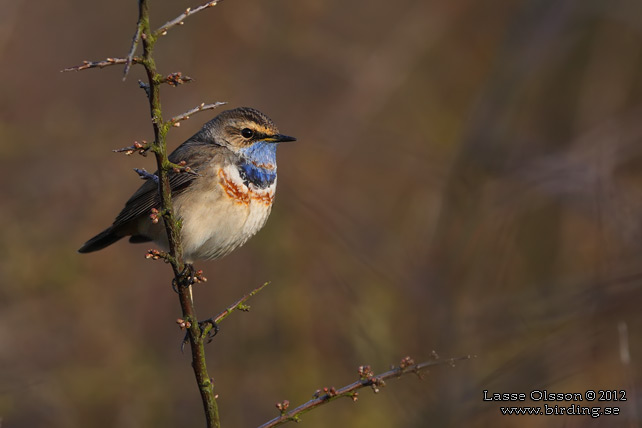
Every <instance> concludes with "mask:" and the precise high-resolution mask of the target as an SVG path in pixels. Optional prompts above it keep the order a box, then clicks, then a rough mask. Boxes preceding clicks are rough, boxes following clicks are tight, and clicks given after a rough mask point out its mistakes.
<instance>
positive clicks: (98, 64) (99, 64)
mask: <svg viewBox="0 0 642 428" xmlns="http://www.w3.org/2000/svg"><path fill="white" fill-rule="evenodd" d="M127 60H128V58H107V59H105V60H102V61H83V62H82V64H81V65H75V66H73V67H67V68H65V69H64V70H61V71H62V72H63V73H64V72H68V71H81V70H87V69H90V68H105V67H108V66H110V65H116V64H126V63H127ZM130 62H131V63H132V64H139V63H140V62H141V59H140V58H138V57H132V58H131V61H130Z"/></svg>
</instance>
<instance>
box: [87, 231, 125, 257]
mask: <svg viewBox="0 0 642 428" xmlns="http://www.w3.org/2000/svg"><path fill="white" fill-rule="evenodd" d="M120 238H122V236H121V235H119V234H117V233H116V231H115V230H114V228H113V227H109V228H107V229H105V230H103V231H102V232H100V233H99V234H98V235H96V236H94V237H93V238H91V239H90V240H89V241H87V242H85V244H84V245H83V246H82V247H80V249H79V250H78V252H79V253H91V252H93V251H98V250H102V249H103V248H105V247H107V246H109V245H111V244H113V243H114V242H116V241H118V240H119V239H120Z"/></svg>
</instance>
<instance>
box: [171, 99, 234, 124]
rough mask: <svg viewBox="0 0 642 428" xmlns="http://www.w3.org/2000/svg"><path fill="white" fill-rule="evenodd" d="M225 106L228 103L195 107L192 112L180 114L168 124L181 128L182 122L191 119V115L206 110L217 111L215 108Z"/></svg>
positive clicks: (202, 104) (219, 102)
mask: <svg viewBox="0 0 642 428" xmlns="http://www.w3.org/2000/svg"><path fill="white" fill-rule="evenodd" d="M225 104H227V103H226V102H221V101H217V102H215V103H214V104H205V103H201V104H200V105H198V106H196V107H194V108H193V109H191V110H188V111H186V112H185V113H182V114H179V115H178V116H174V117H173V118H171V119H170V120H169V121H168V122H167V123H169V124H171V125H172V126H181V125H180V122H181V121H182V120H187V119H189V118H190V116H191V115H193V114H195V113H198V112H201V111H204V110H211V109H215V108H217V107H220V106H222V105H225Z"/></svg>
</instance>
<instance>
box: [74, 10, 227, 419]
mask: <svg viewBox="0 0 642 428" xmlns="http://www.w3.org/2000/svg"><path fill="white" fill-rule="evenodd" d="M218 1H219V0H215V1H209V2H207V3H204V4H202V5H201V6H199V7H197V8H195V9H193V10H192V9H189V8H188V9H186V10H185V11H184V12H183V13H182V14H180V15H179V16H178V17H176V18H175V19H173V20H171V21H168V22H166V23H165V24H164V25H163V26H161V27H159V28H158V29H157V30H152V29H151V25H150V21H149V7H148V0H139V1H138V23H137V25H136V32H135V34H134V38H133V40H132V45H131V49H130V51H129V53H128V55H127V57H126V58H107V59H106V60H103V61H95V62H92V61H84V63H83V64H82V65H79V66H76V67H70V68H67V69H65V70H63V71H80V70H87V69H90V68H103V67H107V66H111V65H116V64H124V65H125V70H124V74H125V76H127V73H128V72H129V68H130V66H131V65H132V64H140V65H142V66H143V67H144V68H145V73H146V74H147V83H144V82H139V83H140V86H141V88H143V89H144V90H145V93H146V94H147V98H148V100H149V108H150V113H151V119H152V126H153V128H154V141H153V142H151V143H146V142H143V143H138V142H136V143H134V145H132V146H131V147H126V148H123V149H119V150H115V151H117V152H125V153H127V154H131V153H133V152H138V153H140V154H145V152H147V151H148V150H150V151H152V152H153V153H154V155H155V157H156V163H157V166H158V173H157V174H158V175H157V176H154V175H153V174H149V173H147V172H146V171H144V170H140V171H138V172H139V174H140V175H141V176H143V177H144V178H149V179H151V178H153V179H154V180H155V181H157V182H158V190H159V193H160V200H161V205H160V208H159V209H158V210H157V211H154V212H153V213H152V217H155V221H158V217H159V216H160V217H162V218H163V220H164V224H165V229H166V232H167V236H168V242H169V252H168V253H162V252H160V251H156V250H150V252H149V254H148V257H149V258H153V259H159V258H162V259H164V260H165V261H166V262H168V263H169V264H171V266H172V269H173V271H174V281H173V284H174V286H175V289H176V291H177V293H178V296H179V299H180V304H181V309H182V312H183V318H182V319H180V323H179V324H180V325H181V327H182V328H186V329H187V338H188V340H189V343H190V347H191V350H192V368H193V369H194V375H195V376H196V381H197V383H198V387H199V391H200V393H201V398H202V401H203V408H204V410H205V416H206V419H207V426H208V427H220V422H219V416H218V407H217V404H216V396H215V395H214V386H213V384H212V380H211V379H210V376H209V374H208V372H207V365H206V362H205V347H204V343H205V341H206V340H207V339H208V338H209V333H210V331H211V329H212V325H208V326H206V327H205V328H203V329H202V330H201V327H200V325H199V323H198V319H197V317H196V312H195V310H194V303H193V301H192V298H191V289H190V284H191V281H192V280H193V278H192V275H191V274H192V272H191V270H190V269H187V267H188V266H187V265H186V264H185V261H184V260H183V249H182V246H181V238H180V228H181V224H180V221H179V220H178V218H177V217H176V216H175V215H174V210H173V209H172V195H171V187H170V181H169V173H170V171H172V170H173V171H176V172H177V173H180V172H182V173H189V168H186V167H184V166H183V165H175V164H173V163H171V162H170V161H169V159H168V156H167V144H166V137H167V133H168V131H169V129H171V127H172V126H178V125H179V122H180V121H182V120H185V119H187V118H188V117H189V115H190V114H193V113H197V112H200V111H203V110H208V109H212V108H216V107H218V106H219V105H221V104H223V103H214V104H207V105H206V104H201V105H199V106H197V107H195V108H193V109H191V110H189V111H188V112H185V113H183V114H181V115H178V116H176V117H173V118H171V119H170V120H167V121H165V120H164V119H163V113H162V110H161V101H160V87H161V85H162V84H163V83H167V84H169V85H172V86H177V85H179V84H182V83H186V82H189V81H190V80H191V79H190V78H189V77H187V76H183V75H182V74H181V73H172V74H170V75H168V76H163V75H161V74H160V73H159V72H158V70H157V69H156V63H155V61H154V56H153V53H154V47H155V45H156V42H157V41H158V39H159V38H160V37H162V36H164V35H165V34H167V31H168V30H169V29H170V28H172V27H174V26H176V25H180V24H182V23H183V20H184V19H185V18H187V17H188V16H191V15H193V14H194V13H196V12H199V11H201V10H204V9H207V8H209V7H212V6H215V5H216V4H217V3H218ZM141 41H142V45H143V54H142V56H140V57H138V56H135V53H136V49H137V47H138V45H139V42H141Z"/></svg>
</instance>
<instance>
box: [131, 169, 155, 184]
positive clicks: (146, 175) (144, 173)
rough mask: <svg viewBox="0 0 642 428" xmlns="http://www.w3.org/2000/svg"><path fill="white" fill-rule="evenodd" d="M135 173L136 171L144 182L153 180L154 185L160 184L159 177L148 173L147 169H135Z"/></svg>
mask: <svg viewBox="0 0 642 428" xmlns="http://www.w3.org/2000/svg"><path fill="white" fill-rule="evenodd" d="M134 171H136V174H138V175H139V176H140V178H142V179H143V180H153V181H154V183H156V184H158V176H157V175H156V174H152V173H150V172H147V171H146V170H145V168H134Z"/></svg>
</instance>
